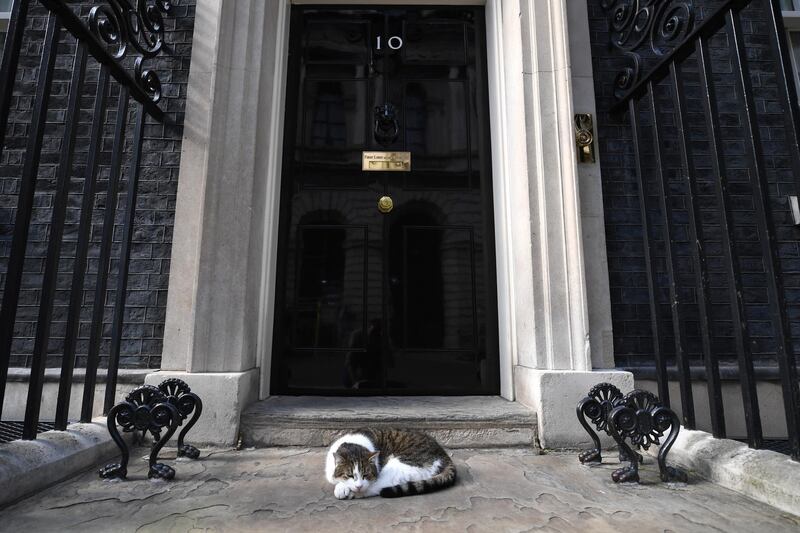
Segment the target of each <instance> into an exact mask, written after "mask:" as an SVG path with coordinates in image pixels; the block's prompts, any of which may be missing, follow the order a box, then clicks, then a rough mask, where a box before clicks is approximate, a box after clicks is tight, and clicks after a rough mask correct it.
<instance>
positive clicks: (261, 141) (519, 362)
mask: <svg viewBox="0 0 800 533" xmlns="http://www.w3.org/2000/svg"><path fill="white" fill-rule="evenodd" d="M307 3H315V4H319V3H326V2H324V1H319V0H318V1H315V2H307ZM328 3H336V4H342V3H345V2H340V1H337V2H328ZM346 3H351V4H358V3H361V4H390V3H396V4H403V5H409V4H432V5H442V4H454V5H457V4H461V5H464V4H472V5H475V4H479V5H485V6H486V25H487V46H488V50H487V51H488V54H487V56H488V70H489V72H488V76H489V98H490V104H489V107H490V123H491V142H492V172H493V182H494V186H493V194H494V212H495V239H496V256H497V278H498V279H497V285H498V286H497V291H498V302H499V303H498V305H499V309H498V317H499V333H500V367H501V368H500V375H501V394H502V396H503V397H505V398H507V399H509V400H517V401H520V402H521V403H523V404H525V405H528V406H529V407H531V408H533V409H535V410H536V411H537V414H538V418H539V435H540V438H541V440H542V444H543V445H545V446H563V445H569V444H574V443H577V442H579V441H583V440H584V439H585V435H581V431H582V430H580V428H579V426H578V427H576V426H577V424H574V423H571V422H572V421H574V416H575V415H574V406H575V403H576V402H577V400H578V399H579V398H580V397H581V396H582V395H583V394H585V393H586V391H587V390H588V387H589V386H590V385H591V384H593V383H596V382H598V381H603V380H605V381H613V382H615V383H616V384H617V385H618V386H620V387H621V388H624V389H629V388H631V386H632V383H633V379H632V376H631V375H630V374H628V373H624V372H597V371H594V372H592V369H593V368H594V369H601V368H611V367H613V352H612V337H611V316H610V300H609V293H608V272H607V264H606V252H605V233H604V227H603V204H602V194H601V188H600V187H601V185H600V169H599V163H595V164H582V165H578V164H577V163H576V148H575V142H574V131H573V126H572V117H573V114H574V112H576V111H578V112H589V113H594V108H595V106H594V87H593V81H592V68H591V50H590V47H589V28H588V18H587V14H586V9H587V7H586V3H585V1H583V0H485V1H475V2H470V1H460V2H459V1H452V2H451V1H443V0H416V1H409V0H405V1H398V2H384V1H381V2H346ZM289 11H290V0H198V2H197V11H196V19H195V31H194V40H193V50H192V61H191V70H190V74H189V88H188V95H187V107H186V120H185V127H184V138H183V147H182V152H183V153H182V157H181V169H180V180H179V185H178V199H177V207H176V215H175V231H174V236H173V248H172V261H171V273H170V280H169V297H168V302H167V318H166V325H165V333H164V350H163V355H162V363H161V371H159V372H157V373H154V374H150V375H149V376H148V377H147V382H148V383H156V382H158V381H160V380H161V379H164V377H169V376H177V377H180V378H182V379H184V380H186V381H187V382H188V383H189V385H190V386H191V387H192V388H193V390H196V391H197V392H198V394H200V396H201V397H202V398H203V399H204V403H205V405H206V407H205V408H204V413H203V417H202V418H201V420H200V422H199V423H198V426H197V430H196V432H197V434H196V436H195V437H194V438H195V439H197V440H198V441H200V442H211V443H217V444H231V443H233V442H235V440H236V436H237V434H238V420H239V412H240V411H241V409H242V408H244V407H245V406H246V405H247V404H249V403H250V402H252V401H254V400H256V399H257V398H264V397H266V396H268V395H269V372H270V366H271V365H270V363H271V360H270V359H271V357H270V352H271V344H272V323H273V312H274V306H273V302H274V293H275V287H274V283H275V265H276V255H277V229H278V228H277V221H278V212H279V208H278V207H279V206H278V199H279V187H280V175H281V159H282V155H283V139H282V134H283V119H284V96H285V95H284V90H285V85H286V63H287V54H288V49H287V47H288V31H289ZM567 417H569V419H567ZM193 434H194V433H193Z"/></svg>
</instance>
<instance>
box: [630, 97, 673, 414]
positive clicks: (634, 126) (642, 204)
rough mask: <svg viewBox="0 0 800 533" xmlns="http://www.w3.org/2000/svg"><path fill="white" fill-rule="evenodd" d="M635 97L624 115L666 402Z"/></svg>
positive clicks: (658, 369) (666, 384)
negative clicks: (628, 126) (627, 118)
mask: <svg viewBox="0 0 800 533" xmlns="http://www.w3.org/2000/svg"><path fill="white" fill-rule="evenodd" d="M636 103H637V99H636V98H631V99H630V100H628V115H630V118H631V134H632V137H633V155H634V159H636V180H637V186H638V192H639V212H640V215H641V220H642V240H643V244H644V246H643V249H644V263H645V269H646V271H647V272H646V274H647V293H648V296H649V300H650V328H651V330H652V334H653V353H654V354H655V360H656V377H657V380H658V396H659V398H660V399H661V401H662V402H664V405H666V406H669V377H668V376H667V361H666V359H665V358H664V354H663V353H661V333H660V325H659V320H658V318H659V317H658V315H659V313H658V301H657V300H656V297H657V294H656V287H655V280H654V275H653V261H652V255H653V239H652V238H651V237H650V225H649V223H648V221H647V191H645V188H644V174H643V172H642V157H641V152H640V147H639V138H640V136H641V130H640V128H639V116H638V110H637V109H636Z"/></svg>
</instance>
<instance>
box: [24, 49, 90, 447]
mask: <svg viewBox="0 0 800 533" xmlns="http://www.w3.org/2000/svg"><path fill="white" fill-rule="evenodd" d="M85 70H86V47H85V46H83V45H82V44H80V43H79V44H78V47H77V50H76V53H75V62H74V64H73V68H72V80H71V82H70V86H69V103H68V104H67V114H66V124H65V126H64V135H63V137H62V139H61V155H60V157H59V161H58V171H57V174H56V192H55V196H54V198H53V216H52V219H51V221H50V241H49V242H48V243H47V258H46V259H45V267H44V279H43V281H42V293H41V297H40V301H39V318H38V321H37V324H36V337H35V340H34V344H33V360H34V361H38V362H40V363H41V366H40V367H37V372H38V374H37V375H36V378H37V379H36V380H34V379H31V382H30V386H29V387H28V403H27V404H26V410H25V425H26V426H29V427H33V428H36V427H37V424H38V422H39V408H40V405H41V403H42V386H43V377H44V368H45V364H44V363H46V361H47V345H48V343H49V342H50V326H51V321H52V318H53V298H54V295H55V291H56V281H57V278H58V262H59V259H60V257H61V242H62V237H63V235H64V220H65V218H66V214H67V200H68V197H69V185H70V175H71V170H72V155H73V150H74V148H75V133H76V129H77V126H78V113H79V112H80V103H81V92H82V91H83V78H84V72H85ZM63 363H64V362H63V361H62V366H63ZM31 377H32V378H33V371H32V372H31ZM69 377H70V380H69V381H70V383H69V385H72V383H71V381H72V380H71V378H72V376H71V375H70V376H69ZM65 428H66V425H65V426H64V428H60V429H65ZM57 429H58V428H57ZM34 437H35V433H34ZM34 437H31V438H34Z"/></svg>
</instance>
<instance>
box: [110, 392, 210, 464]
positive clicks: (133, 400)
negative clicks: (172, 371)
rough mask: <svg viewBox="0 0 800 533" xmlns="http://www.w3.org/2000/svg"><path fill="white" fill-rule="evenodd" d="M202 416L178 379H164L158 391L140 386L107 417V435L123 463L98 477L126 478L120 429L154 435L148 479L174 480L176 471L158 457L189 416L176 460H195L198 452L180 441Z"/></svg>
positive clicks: (126, 456) (196, 400)
mask: <svg viewBox="0 0 800 533" xmlns="http://www.w3.org/2000/svg"><path fill="white" fill-rule="evenodd" d="M202 412H203V402H202V401H201V400H200V398H199V397H198V396H197V395H196V394H194V393H193V392H192V391H191V389H190V388H189V386H188V385H187V384H186V383H185V382H183V381H182V380H180V379H177V378H171V379H167V380H165V381H163V382H162V383H161V384H160V385H159V386H158V387H154V386H152V385H142V386H141V387H137V388H136V389H134V390H132V391H131V392H130V393H129V394H128V395H127V396H126V397H125V400H124V401H122V402H120V403H118V404H117V405H115V406H114V407H113V408H111V411H109V413H108V422H107V423H108V432H109V433H110V434H111V438H112V439H113V440H114V442H115V443H116V445H117V446H118V447H119V449H120V451H121V452H122V461H121V462H119V463H111V464H108V465H106V466H105V467H104V468H102V469H101V470H100V472H99V474H100V477H102V478H120V479H126V478H127V476H128V461H129V459H130V452H129V450H128V445H127V444H126V443H125V440H124V439H123V438H122V436H121V435H120V433H119V430H118V429H117V426H118V425H119V426H120V427H121V428H122V431H123V432H124V433H130V432H135V431H141V432H142V436H144V434H145V433H147V432H150V433H151V434H152V435H153V447H152V449H151V451H150V468H149V471H148V474H147V477H150V478H158V479H172V478H174V477H175V469H173V468H172V467H170V466H167V465H165V464H163V463H159V462H158V454H159V452H160V451H161V448H163V447H164V445H165V444H166V443H167V441H168V440H169V439H170V438H171V437H172V435H173V434H174V433H175V431H176V430H177V429H178V426H180V425H181V424H183V421H184V420H185V419H187V418H189V416H190V415H191V419H190V420H189V422H188V423H187V424H186V426H185V427H184V428H183V430H182V431H181V432H180V435H179V436H178V453H177V455H178V457H188V458H189V459H197V458H198V457H199V456H200V450H198V449H197V448H196V447H194V446H192V445H191V444H185V443H184V441H183V439H184V437H185V436H186V434H187V433H188V432H189V430H190V429H192V426H194V424H195V423H196V422H197V419H198V418H200V414H201V413H202ZM164 428H166V433H164V435H163V436H161V431H162V430H163V429H164Z"/></svg>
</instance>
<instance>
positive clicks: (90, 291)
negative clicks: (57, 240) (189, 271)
mask: <svg viewBox="0 0 800 533" xmlns="http://www.w3.org/2000/svg"><path fill="white" fill-rule="evenodd" d="M173 3H174V4H175V5H174V8H173V12H172V13H171V14H170V15H168V16H166V17H165V22H166V30H167V31H166V38H165V40H166V42H167V43H169V47H170V48H171V51H172V54H171V56H163V57H160V58H158V59H154V60H151V61H149V62H148V63H147V65H148V66H149V67H150V68H153V69H154V70H156V71H157V72H158V74H159V76H160V78H161V81H162V84H163V88H164V97H163V99H162V101H161V102H160V106H161V108H162V109H164V110H165V111H166V112H167V115H168V117H169V120H170V122H171V124H157V123H155V122H154V121H153V120H152V119H149V120H148V125H147V127H146V131H145V141H144V145H143V163H142V165H143V166H142V170H141V175H140V181H139V195H138V198H137V209H136V221H135V226H134V233H133V248H132V255H131V262H130V277H129V283H128V289H129V290H128V294H127V302H126V312H125V328H124V332H123V338H124V340H123V345H122V356H121V366H122V367H147V368H158V367H159V365H160V360H161V349H162V338H163V331H164V314H165V308H166V297H167V283H168V277H169V268H170V249H171V242H172V227H173V220H174V209H175V196H176V190H177V181H178V166H179V162H180V148H181V135H182V125H183V119H184V116H183V115H184V107H185V100H186V85H187V81H188V71H189V62H190V55H191V48H192V33H193V25H194V14H195V7H194V6H195V0H177V1H175V0H173ZM95 4H96V3H95V2H91V1H81V2H75V9H76V10H80V13H81V15H82V16H83V17H84V20H85V17H86V15H87V14H88V11H89V9H90V7H91V6H92V5H95ZM33 5H36V6H37V7H34V8H32V11H31V15H30V18H29V22H28V24H27V25H26V33H25V38H24V43H23V49H22V53H21V56H20V66H19V71H18V73H17V82H16V88H15V95H14V99H13V102H12V112H11V117H10V124H9V132H8V135H7V138H6V143H5V150H4V152H3V155H2V159H0V291H2V287H3V286H4V283H5V272H6V268H7V264H8V256H9V253H10V247H11V236H12V232H13V227H14V216H15V213H16V204H17V193H18V191H19V176H20V174H21V170H22V164H23V161H24V154H25V143H26V139H27V135H28V130H29V122H30V118H31V108H32V106H33V94H34V90H35V87H36V80H37V78H38V70H39V68H38V63H39V53H40V50H41V42H42V39H43V36H44V29H45V26H46V21H47V13H46V11H45V10H44V9H43V8H41V7H40V6H38V5H37V4H33ZM74 51H75V43H74V40H73V39H72V38H71V37H70V36H63V37H62V42H61V45H60V48H59V58H58V60H57V65H56V72H55V77H54V80H55V81H54V84H53V91H52V96H51V100H50V110H49V113H48V126H47V130H46V134H45V139H44V149H43V151H42V160H41V165H40V169H39V174H38V180H37V187H36V197H35V201H34V213H33V220H32V225H31V230H30V236H29V239H28V247H27V256H26V263H25V269H24V278H23V288H22V292H21V295H20V307H19V310H18V313H17V321H16V324H15V340H14V344H13V347H12V366H26V365H29V364H30V356H31V352H32V348H33V338H34V335H35V330H36V315H37V312H38V302H39V296H40V294H39V293H40V286H41V281H42V274H43V272H44V257H45V254H46V247H47V239H48V236H49V230H50V228H49V225H50V217H51V215H52V209H51V206H52V201H53V194H54V190H55V179H54V176H55V170H56V168H57V161H58V154H59V152H60V144H61V135H62V134H63V128H64V115H65V108H66V100H67V94H68V91H69V77H70V74H71V71H72V62H73V54H74ZM126 64H127V65H128V66H130V65H132V60H131V58H128V59H126ZM97 72H98V66H97V63H96V62H94V61H93V60H90V62H89V70H88V71H87V75H86V89H85V94H84V98H83V102H82V107H81V109H82V110H81V117H80V123H79V127H78V131H79V133H78V138H77V146H76V161H75V164H74V166H73V169H72V187H71V189H70V190H71V194H70V199H69V207H68V212H67V224H66V227H65V230H64V239H63V241H64V242H63V246H62V254H61V264H60V270H59V279H58V291H57V294H56V306H55V310H54V322H53V328H52V334H51V341H50V345H49V347H48V354H49V355H48V366H56V365H60V355H61V351H62V350H63V335H64V328H65V325H66V314H67V304H68V299H69V287H70V284H71V276H72V266H73V258H74V255H75V245H76V241H77V230H78V221H79V215H80V203H81V191H82V190H83V168H84V165H85V163H86V152H87V150H88V142H89V128H90V125H91V121H92V112H91V108H92V105H93V101H94V94H95V91H96V80H97ZM117 94H118V88H117V85H116V82H114V81H112V92H111V98H110V99H109V101H108V112H107V116H106V127H105V137H104V140H103V144H102V146H103V147H102V150H103V153H102V158H101V167H100V174H99V181H98V186H97V190H98V194H97V197H96V202H95V209H94V212H93V228H92V247H91V249H90V252H89V258H90V259H89V273H88V274H87V276H86V288H85V294H84V305H83V309H82V323H81V329H80V338H79V341H78V362H77V363H78V366H83V365H85V355H86V352H87V346H88V336H89V323H90V320H91V306H92V302H93V298H94V285H95V281H96V277H97V257H98V254H99V245H100V234H101V230H102V220H103V212H104V209H105V196H106V194H105V190H106V185H107V179H108V171H109V168H108V165H109V164H110V159H111V147H112V139H113V127H114V123H115V121H116V117H115V115H116V111H115V109H116V104H117V102H116V95H117ZM135 107H136V106H134V105H133V104H131V105H130V106H129V119H128V120H129V127H128V132H127V139H128V142H127V143H126V152H127V154H130V148H131V147H130V144H131V142H130V139H131V137H132V131H131V130H132V124H133V121H134V119H135ZM127 161H128V160H127V159H126V165H127ZM126 187H127V172H125V173H124V174H123V182H122V188H121V191H120V196H119V199H118V204H117V217H116V219H117V224H118V225H117V227H116V228H115V244H114V247H113V252H112V265H111V268H112V273H115V272H116V268H117V261H116V257H117V256H118V252H119V241H120V239H121V235H122V227H121V226H120V225H119V224H120V223H121V222H122V216H123V210H124V202H125V195H126ZM115 283H116V276H115V275H111V276H110V277H109V286H108V289H109V290H108V292H107V296H106V313H105V327H104V335H105V338H104V340H103V344H102V350H101V353H102V355H103V358H104V360H103V361H102V362H101V365H105V357H106V356H107V354H108V346H109V335H110V326H109V323H110V320H111V315H112V310H113V304H114V294H113V289H114V287H115Z"/></svg>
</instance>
